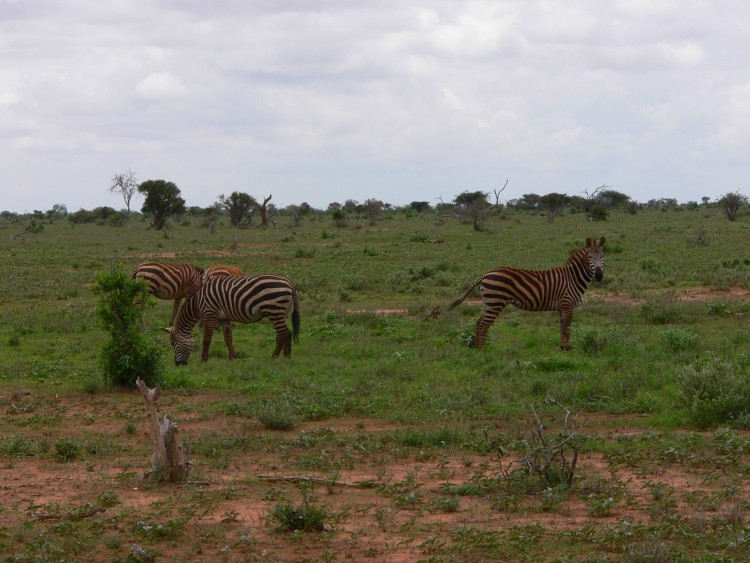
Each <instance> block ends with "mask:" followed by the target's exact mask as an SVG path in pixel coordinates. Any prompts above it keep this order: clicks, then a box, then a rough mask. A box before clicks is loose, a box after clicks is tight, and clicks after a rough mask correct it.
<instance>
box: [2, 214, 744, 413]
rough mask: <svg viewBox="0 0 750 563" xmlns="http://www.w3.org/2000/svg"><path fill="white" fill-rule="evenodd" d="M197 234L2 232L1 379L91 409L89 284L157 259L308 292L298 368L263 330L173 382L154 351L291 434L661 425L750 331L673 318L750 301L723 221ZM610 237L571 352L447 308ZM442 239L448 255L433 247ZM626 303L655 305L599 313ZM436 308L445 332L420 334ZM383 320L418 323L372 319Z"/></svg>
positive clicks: (393, 220) (384, 223)
mask: <svg viewBox="0 0 750 563" xmlns="http://www.w3.org/2000/svg"><path fill="white" fill-rule="evenodd" d="M194 223H197V222H191V224H190V226H179V225H178V226H176V227H175V228H174V229H173V231H172V234H173V237H172V238H171V239H164V238H162V237H161V236H159V234H158V233H155V232H153V231H149V230H147V229H146V223H144V222H142V221H138V220H133V221H131V222H129V223H128V224H127V225H126V226H124V227H110V226H96V225H75V226H74V225H71V224H69V223H68V222H67V221H65V220H57V221H55V222H54V223H52V224H49V225H47V226H46V227H45V229H44V230H43V231H42V232H41V233H39V234H36V235H27V236H26V237H25V238H24V239H23V240H21V241H12V240H10V237H9V236H7V235H9V234H11V233H13V232H15V231H17V230H18V227H17V225H12V224H10V225H8V224H4V225H0V235H1V239H0V240H2V242H1V243H0V250H2V252H3V253H4V254H5V255H6V256H8V260H7V266H6V268H5V272H4V276H2V278H0V293H2V294H3V295H5V296H7V297H6V301H5V302H4V303H3V309H4V311H3V312H4V319H5V323H3V326H2V327H1V328H0V333H2V334H0V347H2V348H3V350H4V351H5V353H4V354H2V355H0V378H2V379H3V380H4V382H6V383H7V384H10V385H13V384H26V383H27V382H35V383H39V384H45V385H49V384H52V385H56V386H59V387H61V388H66V389H71V390H75V389H87V390H88V392H90V393H96V392H97V390H98V387H97V386H96V385H93V384H92V378H96V377H98V375H99V374H100V354H101V347H102V345H103V343H104V342H105V340H106V335H105V334H104V333H103V331H102V328H101V326H100V325H99V322H98V320H97V318H96V316H95V314H94V307H95V304H96V302H97V299H98V296H97V295H96V294H95V292H94V290H93V288H92V284H93V281H94V279H95V277H96V275H97V274H99V273H101V272H103V271H106V270H108V269H109V268H111V267H113V265H114V266H115V267H122V268H123V269H125V271H130V269H131V268H132V267H133V266H134V265H135V264H137V263H138V262H140V261H142V260H143V259H145V258H146V257H154V256H158V255H168V256H169V259H171V260H180V261H189V262H195V263H198V264H200V265H204V266H205V265H208V264H210V263H212V262H214V261H216V260H217V259H215V258H213V257H212V255H213V254H214V253H216V252H222V253H225V252H229V253H230V255H229V256H222V257H221V260H222V261H225V262H230V263H233V264H236V265H238V266H240V267H242V268H243V270H245V271H246V272H248V273H261V272H272V273H278V274H283V275H287V276H289V277H290V278H291V279H292V280H293V281H294V282H295V284H297V286H298V288H299V291H300V298H301V301H302V314H303V317H302V319H303V333H302V340H301V343H300V345H299V346H296V347H295V349H294V353H293V359H292V360H291V361H290V362H284V361H276V362H271V361H269V356H270V352H271V350H272V348H273V339H274V333H273V331H272V330H271V328H270V327H269V326H268V323H266V322H264V323H259V324H256V325H241V326H238V327H237V329H236V331H235V345H236V348H237V351H238V354H239V359H238V361H236V362H228V361H227V360H226V348H225V347H224V345H223V342H222V341H221V338H220V337H219V336H217V337H216V338H215V339H214V342H213V343H212V348H211V355H210V360H209V362H208V363H206V364H202V363H200V362H199V361H198V360H197V354H195V355H193V358H192V361H191V363H190V365H188V366H187V367H186V368H183V369H180V370H178V369H176V368H175V367H174V366H173V365H172V362H171V352H170V348H169V345H168V342H167V339H166V336H163V337H158V336H157V337H158V338H161V346H162V350H163V358H164V362H165V365H166V371H167V374H166V376H165V385H166V386H167V387H177V388H184V389H190V388H193V389H195V388H215V389H231V390H233V391H235V392H239V393H241V394H246V395H248V396H252V398H253V401H254V402H255V403H256V404H257V405H258V406H257V407H256V410H257V409H258V408H261V406H262V402H263V401H277V400H281V403H279V404H281V405H284V409H283V410H284V411H285V412H284V413H281V416H279V417H278V418H279V419H280V420H278V421H275V422H274V421H272V420H270V418H271V417H272V412H273V410H274V409H270V410H269V409H266V410H265V411H264V412H265V413H266V416H267V418H268V420H269V425H270V427H273V426H274V425H275V424H281V425H282V426H284V425H287V426H288V425H291V424H293V422H294V420H295V418H296V417H299V418H300V419H301V420H313V419H324V418H326V417H332V416H345V415H366V416H378V417H383V418H387V419H391V420H404V421H409V420H425V419H430V420H444V419H453V418H456V417H458V418H466V419H471V418H483V417H496V416H513V415H514V414H517V413H518V412H519V411H520V410H522V409H523V408H524V406H525V404H526V403H527V401H528V398H529V397H530V396H535V397H539V396H543V395H544V394H550V395H553V396H555V397H556V398H558V399H559V400H561V401H565V402H567V404H569V405H571V407H573V408H584V409H587V410H598V411H603V412H624V411H633V412H652V413H654V414H657V415H658V414H660V411H661V410H663V409H666V408H672V405H669V404H667V403H668V401H667V402H665V401H660V400H658V398H657V395H659V394H664V395H666V396H671V395H674V391H673V389H674V385H675V377H674V376H675V373H676V371H677V368H678V367H679V366H680V365H682V364H684V363H686V362H689V361H691V358H694V357H696V356H697V355H698V354H701V355H704V354H715V355H717V356H718V357H720V358H723V359H731V358H732V357H734V356H735V355H736V354H737V353H738V351H739V348H738V346H737V345H736V342H732V341H731V339H732V338H734V339H735V341H736V340H737V339H741V335H742V334H743V333H744V328H745V325H746V321H744V315H746V314H747V311H748V307H747V306H743V305H737V304H736V303H733V302H728V303H725V302H723V301H721V300H712V302H711V303H709V304H706V303H690V302H682V301H678V300H677V299H676V293H675V292H677V291H679V290H680V289H681V288H688V287H694V286H697V285H709V286H711V287H717V288H723V287H727V284H728V283H729V284H738V285H740V286H743V287H748V286H750V278H748V279H746V274H748V272H750V266H748V264H750V251H748V250H747V245H746V244H744V241H745V240H746V237H747V235H748V224H747V223H746V222H743V221H738V222H734V223H730V222H729V221H726V220H725V219H724V218H723V217H722V214H721V211H720V210H718V209H713V210H711V209H709V210H706V209H698V210H692V211H682V212H666V213H664V212H658V211H643V212H640V213H638V214H637V215H635V216H633V215H630V214H627V213H617V212H615V213H612V214H611V215H610V219H609V220H608V221H606V222H600V223H595V224H592V223H590V222H588V221H587V220H586V218H585V216H583V215H582V214H569V215H564V216H562V217H559V218H557V219H556V220H555V221H554V222H549V221H548V220H546V218H544V217H541V216H538V215H534V214H516V215H511V216H510V219H499V218H496V219H494V220H493V221H492V222H489V223H488V224H487V227H486V229H485V231H482V232H474V231H473V230H471V228H470V227H469V226H467V225H463V224H460V223H458V222H453V221H444V220H441V219H439V218H438V217H436V216H435V215H432V214H429V213H428V214H417V215H411V216H405V215H400V214H393V215H389V216H387V217H386V218H385V219H383V220H381V221H379V222H378V223H377V224H376V225H374V226H372V225H369V223H367V222H365V221H361V222H360V221H357V220H350V221H349V225H350V226H349V227H347V228H335V227H334V226H333V224H332V221H331V219H330V217H328V216H326V215H321V216H314V217H311V218H308V219H306V221H305V222H304V223H303V225H302V227H301V228H298V229H295V234H294V236H291V235H290V234H289V233H290V231H289V230H288V229H287V228H283V227H279V228H276V229H273V228H270V229H267V230H260V229H249V230H240V231H237V230H233V229H231V228H229V227H226V226H225V227H224V228H223V229H221V230H220V234H218V235H211V234H210V233H209V230H208V228H205V227H201V226H197V225H195V224H194ZM696 232H700V233H701V235H702V236H701V237H700V240H701V241H702V243H701V244H697V243H696V242H695V240H696V238H695V233H696ZM321 233H323V235H321ZM329 233H333V234H329ZM235 234H236V235H237V239H238V246H237V248H236V249H235V250H234V251H232V250H231V238H232V236H233V235H235ZM602 234H603V235H605V236H606V237H607V241H608V242H607V245H606V247H605V248H606V249H607V250H608V251H609V250H610V249H611V253H608V254H607V256H606V270H605V280H604V282H603V283H602V284H600V285H594V286H592V287H591V288H590V290H589V292H588V294H587V296H586V297H585V304H584V306H583V307H581V308H580V309H578V310H577V312H576V316H575V320H574V325H573V331H572V338H573V346H574V349H573V351H571V352H570V353H568V354H561V353H560V352H559V351H558V350H557V341H558V338H559V335H558V331H557V319H556V316H555V314H554V313H539V314H529V313H525V312H521V311H517V310H512V308H511V309H510V310H507V311H505V312H504V313H503V315H502V316H501V317H500V319H499V320H498V321H497V322H496V323H495V325H494V326H493V327H492V329H491V330H490V336H489V339H490V343H489V345H488V346H487V348H486V349H484V350H482V351H476V350H472V349H470V348H468V347H467V346H466V342H467V341H468V340H470V338H471V334H472V331H473V323H474V322H475V320H476V318H477V316H478V313H479V311H478V308H477V307H476V306H473V305H463V306H462V307H461V308H459V309H458V310H456V311H455V312H451V313H447V312H446V310H445V309H446V305H447V303H449V302H450V301H451V300H452V299H454V298H455V297H456V296H458V295H459V294H460V293H461V292H462V291H463V290H464V289H465V287H466V286H467V285H468V284H469V283H471V281H473V280H474V279H476V278H477V277H478V276H479V275H481V274H482V273H483V272H484V271H486V270H488V269H491V268H493V267H496V266H499V265H514V266H519V267H528V268H548V267H553V266H557V265H560V264H562V263H564V261H565V260H566V257H567V255H568V254H569V253H570V252H571V251H573V250H575V249H576V248H578V247H580V246H581V245H582V244H583V240H584V239H585V238H586V237H587V236H599V235H602ZM437 239H439V240H443V241H445V242H444V243H442V244H426V243H425V242H423V241H425V240H437ZM300 258H303V259H300ZM730 273H731V275H730ZM727 280H729V281H727ZM613 293H614V294H620V295H622V296H623V297H625V298H633V297H635V298H640V299H644V300H645V301H646V302H645V304H643V305H639V306H627V305H626V306H624V305H622V304H619V303H612V302H599V301H598V300H597V297H598V296H599V295H603V294H613ZM435 307H439V308H440V310H441V311H442V314H441V315H440V316H439V317H438V318H437V319H430V320H429V321H422V320H421V318H422V317H423V315H425V314H426V313H427V312H429V311H432V310H433V309H434V308H435ZM376 309H403V310H406V311H407V313H406V314H396V315H392V316H383V315H379V314H374V313H371V312H361V311H366V310H369V311H374V310H376ZM168 311H169V304H168V303H166V302H157V304H156V306H155V307H152V308H150V309H149V310H148V311H147V317H146V319H145V324H144V330H146V331H147V332H150V333H153V334H155V335H158V330H159V329H160V328H161V327H162V326H163V325H165V324H166V322H167V319H168ZM352 311H354V312H352ZM197 340H200V339H199V337H198V338H197ZM435 382H439V385H435ZM276 410H278V409H276ZM281 419H286V420H281Z"/></svg>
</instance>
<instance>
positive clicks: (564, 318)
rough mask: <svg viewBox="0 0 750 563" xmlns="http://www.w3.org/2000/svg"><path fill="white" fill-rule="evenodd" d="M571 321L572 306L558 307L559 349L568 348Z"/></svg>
mask: <svg viewBox="0 0 750 563" xmlns="http://www.w3.org/2000/svg"><path fill="white" fill-rule="evenodd" d="M572 322H573V308H572V307H561V308H560V350H570V325H571V323H572Z"/></svg>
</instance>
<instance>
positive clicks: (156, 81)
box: [135, 71, 187, 100]
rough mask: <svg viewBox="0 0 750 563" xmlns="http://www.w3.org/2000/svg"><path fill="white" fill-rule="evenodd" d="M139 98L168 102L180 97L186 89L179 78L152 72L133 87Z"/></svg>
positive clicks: (167, 73)
mask: <svg viewBox="0 0 750 563" xmlns="http://www.w3.org/2000/svg"><path fill="white" fill-rule="evenodd" d="M135 90H136V92H138V95H139V96H142V97H144V98H147V99H149V100H168V99H172V98H179V97H182V96H183V95H185V94H186V93H187V88H186V87H185V85H184V84H183V83H182V80H180V78H179V77H177V76H175V75H173V74H172V73H170V72H164V71H162V72H154V73H152V74H149V75H148V76H147V77H146V78H144V79H143V80H141V81H140V82H138V83H137V84H136V85H135Z"/></svg>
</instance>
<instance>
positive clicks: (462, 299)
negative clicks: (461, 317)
mask: <svg viewBox="0 0 750 563" xmlns="http://www.w3.org/2000/svg"><path fill="white" fill-rule="evenodd" d="M480 283H482V278H479V279H478V280H477V281H475V282H474V283H473V284H471V286H470V287H469V289H467V290H466V292H465V293H464V294H463V295H462V296H461V297H459V298H458V299H456V300H455V301H454V302H453V303H451V304H450V305H448V310H449V311H450V310H451V309H453V308H454V307H457V306H458V305H460V304H461V303H463V302H464V299H466V298H467V297H468V296H469V293H471V292H472V291H474V288H475V287H476V286H478V285H479V284H480Z"/></svg>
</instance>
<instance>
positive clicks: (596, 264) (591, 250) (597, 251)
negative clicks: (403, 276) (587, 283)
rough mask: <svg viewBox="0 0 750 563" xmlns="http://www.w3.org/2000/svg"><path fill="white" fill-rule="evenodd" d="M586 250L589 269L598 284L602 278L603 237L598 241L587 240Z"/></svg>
mask: <svg viewBox="0 0 750 563" xmlns="http://www.w3.org/2000/svg"><path fill="white" fill-rule="evenodd" d="M586 248H587V249H588V255H589V269H590V270H591V273H592V274H593V276H594V279H595V280H596V281H598V282H600V281H602V278H604V237H602V238H600V239H599V241H595V240H594V239H591V238H587V239H586Z"/></svg>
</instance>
